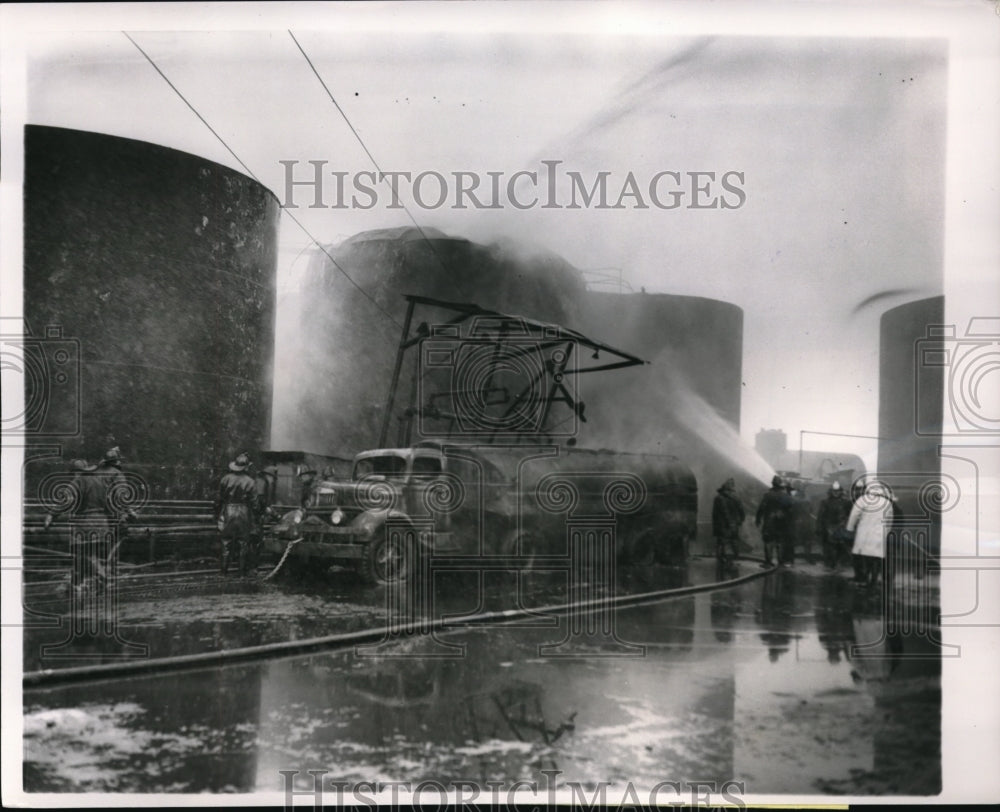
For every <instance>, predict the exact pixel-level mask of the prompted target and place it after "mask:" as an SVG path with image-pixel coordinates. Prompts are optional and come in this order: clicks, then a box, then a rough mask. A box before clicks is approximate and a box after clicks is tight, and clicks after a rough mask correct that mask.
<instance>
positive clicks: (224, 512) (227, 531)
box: [215, 452, 258, 575]
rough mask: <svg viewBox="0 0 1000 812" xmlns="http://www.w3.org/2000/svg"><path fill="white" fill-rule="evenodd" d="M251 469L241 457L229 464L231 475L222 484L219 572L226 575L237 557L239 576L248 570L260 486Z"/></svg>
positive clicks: (217, 501) (218, 506)
mask: <svg viewBox="0 0 1000 812" xmlns="http://www.w3.org/2000/svg"><path fill="white" fill-rule="evenodd" d="M249 468H250V457H249V455H248V454H246V453H245V452H244V453H241V454H240V455H239V456H237V457H236V459H235V460H233V461H232V462H231V463H229V473H228V474H226V475H225V476H223V477H222V480H221V481H220V482H219V494H218V496H217V497H216V499H215V519H216V522H217V523H218V527H219V534H220V542H221V547H222V550H221V556H220V561H219V569H220V571H221V572H222V574H223V575H226V574H228V572H229V564H230V561H231V560H232V558H233V555H234V554H235V555H236V556H237V560H238V563H239V572H240V575H246V574H247V572H248V570H249V565H250V552H251V551H250V539H251V536H252V535H253V534H254V532H255V525H256V524H257V517H256V513H257V506H258V496H257V483H256V482H255V481H254V478H253V477H252V476H250V473H249V471H248V469H249ZM234 545H235V549H234Z"/></svg>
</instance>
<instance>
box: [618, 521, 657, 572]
mask: <svg viewBox="0 0 1000 812" xmlns="http://www.w3.org/2000/svg"><path fill="white" fill-rule="evenodd" d="M656 539H657V533H656V530H655V529H654V528H651V527H647V528H645V529H644V530H639V531H638V532H637V533H636V534H635V537H634V538H633V539H632V542H631V544H629V545H628V546H627V547H626V548H625V549H624V551H623V552H624V555H623V556H622V557H621V559H620V560H621V563H622V564H626V565H630V566H639V567H648V566H651V565H652V564H653V562H654V561H655V560H656Z"/></svg>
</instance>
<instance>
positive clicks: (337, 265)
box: [122, 31, 426, 344]
mask: <svg viewBox="0 0 1000 812" xmlns="http://www.w3.org/2000/svg"><path fill="white" fill-rule="evenodd" d="M289 33H291V32H289ZM122 34H124V35H125V37H126V39H128V41H129V42H131V43H132V44H133V45H134V46H135V47H136V50H137V51H139V53H140V54H142V55H143V56H144V57H145V58H146V61H147V62H149V64H150V65H151V66H152V67H153V70H155V71H156V72H157V73H158V74H160V76H161V77H162V79H163V81H164V82H166V83H167V84H168V85H169V86H170V89H171V90H173V91H174V93H176V94H177V96H178V97H179V98H180V100H181V101H182V102H184V104H186V105H187V107H188V109H189V110H190V111H191V112H192V113H194V114H195V115H196V116H197V117H198V120H199V121H200V122H201V123H202V124H204V125H205V126H206V127H207V128H208V131H209V132H210V133H212V135H214V136H215V137H216V139H217V140H218V142H219V143H220V144H222V146H223V147H225V149H226V151H227V152H228V153H229V154H230V155H232V156H233V158H234V159H235V160H236V162H237V163H238V164H239V165H240V166H242V167H243V169H244V171H245V172H246V173H247V174H248V175H249V176H250V177H251V178H253V179H254V180H255V181H257V183H260V184H261V185H262V186H263V185H264V184H263V183H262V182H261V180H260V178H258V177H257V176H256V175H255V174H254V173H253V172H252V171H251V169H250V167H248V166H247V165H246V164H245V163H243V161H242V160H241V159H240V156H239V155H237V154H236V153H235V152H233V150H232V148H231V147H230V146H229V144H227V143H226V142H225V139H223V137H222V136H221V135H219V134H218V133H217V132H216V131H215V130H214V129H213V127H212V125H211V124H209V123H208V121H206V120H205V117H204V116H202V114H201V113H199V112H198V111H197V110H196V109H195V107H194V105H193V104H191V102H189V101H188V100H187V98H186V97H185V96H184V94H183V93H181V91H180V90H179V89H178V88H177V86H176V85H175V84H174V83H173V82H171V81H170V79H168V78H167V75H166V74H165V73H164V72H163V71H162V70H160V68H159V66H158V65H157V64H156V62H154V61H153V58H152V57H151V56H150V55H149V54H147V53H146V52H145V51H144V50H143V49H142V48H141V47H140V45H139V43H138V42H136V41H135V40H134V39H132V37H131V36H129V34H128V32H127V31H122ZM293 39H294V38H293ZM307 59H308V57H307ZM317 75H318V74H317ZM320 81H322V80H320ZM334 104H336V102H334ZM338 109H339V108H338ZM352 129H353V128H352ZM282 211H283V212H284V213H285V215H287V216H288V217H289V218H291V220H292V222H294V223H295V225H297V226H298V227H299V228H300V229H302V231H303V233H304V234H305V235H306V236H307V237H308V238H309V239H310V240H311V241H312V243H313V244H314V245H315V246H316V247H317V248H319V249H320V251H322V252H323V253H324V254H326V256H327V258H328V259H329V260H330V262H331V263H332V264H333V266H334V267H335V268H336V269H337V270H338V271H340V273H342V274H343V275H344V278H345V279H346V280H347V281H348V282H350V283H351V284H352V285H353V286H354V287H355V288H356V289H357V290H358V292H359V293H361V295H362V296H364V297H365V298H366V299H367V300H368V301H369V302H371V303H372V304H373V305H375V307H376V308H377V309H378V310H379V311H380V312H381V313H382V315H384V316H385V317H386V318H387V319H389V321H391V322H392V323H393V324H395V325H396V326H397V327H399V328H400V329H402V325H401V324H400V323H399V322H398V321H396V319H395V318H394V317H393V315H392V314H391V313H390V312H389V311H388V310H386V309H385V308H384V307H382V305H380V304H379V303H378V302H377V301H375V299H374V298H372V296H371V295H370V294H369V293H368V291H366V290H365V289H364V288H362V287H361V285H359V284H358V283H357V282H356V281H354V279H353V278H351V275H350V274H349V273H347V271H345V270H344V268H343V267H342V266H341V265H340V263H339V262H337V260H335V259H334V258H333V256H332V255H331V254H330V252H329V251H327V249H326V246H324V245H323V244H322V243H321V242H320V241H319V240H317V239H316V238H315V237H314V236H313V235H312V233H311V232H310V231H309V229H307V228H306V227H305V226H304V225H303V224H302V222H301V221H300V220H299V218H298V217H296V216H295V215H294V214H292V213H291V212H290V211H288V209H287V208H283V209H282ZM418 228H419V226H418ZM425 239H426V237H425ZM386 340H387V341H390V343H392V344H395V342H394V341H391V340H390V339H388V338H387V339H386Z"/></svg>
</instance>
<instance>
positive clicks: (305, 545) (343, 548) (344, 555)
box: [263, 536, 365, 561]
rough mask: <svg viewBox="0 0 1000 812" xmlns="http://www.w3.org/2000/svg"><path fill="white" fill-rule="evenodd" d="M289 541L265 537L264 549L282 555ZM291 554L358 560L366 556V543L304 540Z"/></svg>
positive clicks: (303, 556) (305, 556) (300, 556)
mask: <svg viewBox="0 0 1000 812" xmlns="http://www.w3.org/2000/svg"><path fill="white" fill-rule="evenodd" d="M287 546H288V541H286V540H284V539H279V538H274V537H273V536H271V537H268V538H265V539H264V544H263V547H264V550H265V551H266V552H269V553H275V554H277V555H282V554H283V553H284V552H285V548H286V547H287ZM290 555H292V556H295V557H297V558H328V559H331V560H334V559H337V560H341V561H343V560H345V559H346V560H354V561H358V560H360V559H362V558H364V557H365V544H363V543H360V542H357V543H348V544H342V543H337V542H334V541H314V540H312V539H310V540H303V541H300V542H299V543H298V544H296V545H295V547H293V548H292V552H291V553H290Z"/></svg>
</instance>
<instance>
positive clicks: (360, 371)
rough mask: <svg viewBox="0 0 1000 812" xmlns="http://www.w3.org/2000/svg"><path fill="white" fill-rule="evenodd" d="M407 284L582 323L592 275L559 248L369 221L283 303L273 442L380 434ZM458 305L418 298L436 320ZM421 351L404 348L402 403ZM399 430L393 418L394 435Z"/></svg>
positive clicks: (359, 446) (329, 448) (304, 443)
mask: <svg viewBox="0 0 1000 812" xmlns="http://www.w3.org/2000/svg"><path fill="white" fill-rule="evenodd" d="M404 294H415V295H419V296H425V297H429V298H434V299H440V300H446V301H451V302H465V303H476V304H479V305H481V306H482V307H484V308H487V309H490V310H499V311H503V312H506V313H513V314H517V315H520V316H525V317H527V318H533V319H539V320H542V321H546V322H555V323H558V324H567V325H569V326H574V325H575V324H577V323H578V322H579V316H578V314H577V309H578V307H579V304H580V302H581V301H582V298H583V297H584V295H585V294H586V285H585V283H584V281H583V277H582V275H581V274H580V273H579V271H577V270H576V269H575V268H573V266H571V265H570V264H569V263H568V262H566V261H565V260H564V259H562V258H561V257H558V256H556V255H554V254H551V253H535V254H530V255H529V254H527V252H525V251H522V250H518V249H517V248H515V247H514V246H505V245H500V244H493V245H481V244H478V243H474V242H471V241H469V240H466V239H461V238H453V237H448V236H446V235H445V234H442V233H441V232H440V231H437V230H435V229H423V230H418V229H416V228H397V229H381V230H377V231H367V232H362V233H360V234H356V235H354V236H353V237H350V238H349V239H347V240H344V241H343V242H341V243H339V244H337V245H331V246H326V247H325V248H324V250H323V251H316V252H315V253H314V255H313V257H312V259H311V261H310V263H309V266H308V268H307V269H306V271H305V273H304V275H303V277H302V279H301V280H300V281H299V287H298V289H297V290H295V291H294V292H291V293H289V294H285V295H283V297H282V300H281V304H280V310H281V315H280V321H279V325H278V344H277V354H278V355H277V358H278V363H277V364H276V367H275V433H274V438H273V439H274V447H275V448H285V449H291V448H295V449H305V450H308V451H313V452H317V453H323V454H341V455H343V454H354V453H357V452H358V451H362V450H364V449H368V448H373V447H375V446H376V445H377V442H378V437H379V433H380V431H379V429H380V426H381V421H382V415H383V411H384V409H385V405H386V398H387V394H388V391H389V384H390V380H391V378H392V371H393V363H394V360H395V357H396V350H397V347H398V344H399V340H400V336H401V327H402V324H403V319H404V315H405V312H406V301H405V300H404V298H403V296H404ZM454 315H455V314H454V313H452V312H447V311H443V310H429V309H428V308H425V307H422V308H421V311H420V314H419V315H418V317H417V318H418V319H420V320H421V321H425V320H429V321H431V322H432V323H436V322H437V321H441V322H443V321H444V320H446V319H450V318H452V317H454ZM416 326H417V325H416V323H414V325H413V327H416ZM416 355H417V353H416V352H415V351H413V352H410V353H408V355H407V358H406V365H405V367H404V369H403V374H402V376H401V378H400V392H401V394H402V397H403V402H402V405H403V406H404V407H405V405H406V397H407V396H408V392H409V390H410V387H411V384H412V381H413V373H414V369H415V367H416ZM399 405H400V404H399V401H397V406H399ZM396 434H397V432H396V426H391V427H390V432H389V437H390V438H392V439H390V441H389V444H393V443H394V442H395V438H396Z"/></svg>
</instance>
